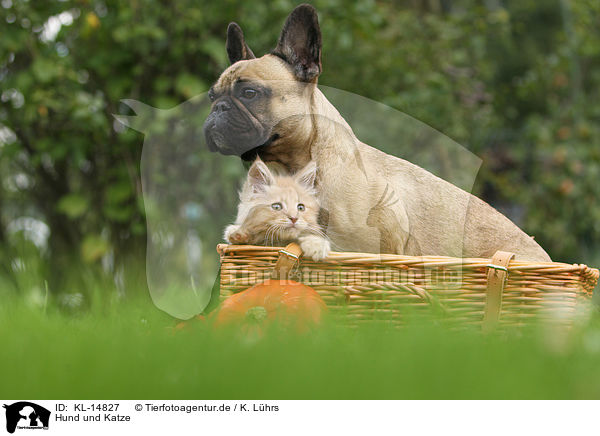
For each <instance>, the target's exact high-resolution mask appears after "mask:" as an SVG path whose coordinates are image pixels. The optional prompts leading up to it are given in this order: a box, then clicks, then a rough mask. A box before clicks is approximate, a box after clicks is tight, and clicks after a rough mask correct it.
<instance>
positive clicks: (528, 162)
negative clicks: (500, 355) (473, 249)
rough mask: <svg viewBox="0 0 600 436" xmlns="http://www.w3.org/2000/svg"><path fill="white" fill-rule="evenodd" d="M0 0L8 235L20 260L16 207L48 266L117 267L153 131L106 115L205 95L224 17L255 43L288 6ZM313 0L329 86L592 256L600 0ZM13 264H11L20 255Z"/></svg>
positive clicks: (585, 257) (221, 62) (507, 208)
mask: <svg viewBox="0 0 600 436" xmlns="http://www.w3.org/2000/svg"><path fill="white" fill-rule="evenodd" d="M0 4H1V6H0V23H2V38H0V85H1V104H2V106H1V109H0V126H1V128H0V178H1V184H0V246H3V247H4V248H5V249H6V250H12V255H11V256H13V257H14V254H15V253H20V251H19V250H21V251H22V250H23V249H24V248H23V247H24V244H25V245H27V244H29V245H31V240H32V238H31V237H28V235H27V232H28V231H29V232H31V231H32V230H31V228H29V229H28V228H27V226H26V225H23V224H22V218H23V217H32V218H35V220H36V221H37V222H39V223H42V224H32V225H37V226H38V227H39V226H40V225H41V226H42V228H43V226H44V224H45V225H46V226H47V229H48V231H49V232H48V234H49V238H48V242H47V245H44V244H38V245H37V249H36V250H34V251H35V252H36V253H37V254H36V256H37V258H38V259H39V265H42V266H45V268H47V269H48V270H49V271H50V272H52V273H53V274H54V275H55V276H56V275H60V271H61V270H62V269H63V268H67V267H69V266H70V265H72V262H84V263H87V264H88V265H90V267H91V268H96V266H98V265H100V264H101V263H102V262H104V267H103V270H104V271H109V272H110V273H111V274H114V273H115V272H116V271H117V269H118V266H119V265H122V264H123V263H124V262H127V259H129V258H132V257H133V258H137V259H143V256H144V248H145V239H146V227H145V217H144V207H143V206H144V205H143V200H142V196H141V184H140V168H139V162H140V156H141V147H142V143H143V138H142V136H141V135H140V134H139V133H136V132H134V131H132V130H124V129H123V128H122V126H119V125H118V123H116V122H115V120H114V118H113V114H117V113H124V114H127V113H129V112H127V111H128V110H129V109H128V108H127V107H125V106H123V105H121V104H120V103H119V102H120V100H121V99H123V98H131V99H136V100H140V101H143V102H145V103H147V104H149V105H153V106H156V107H159V108H163V109H168V108H171V107H174V106H176V105H178V104H180V103H182V102H184V101H186V100H187V99H189V98H191V97H193V96H195V95H197V94H199V93H203V92H205V91H206V90H207V89H208V87H209V86H210V84H211V83H212V82H213V81H214V80H215V79H216V78H217V77H218V75H219V73H220V72H221V71H222V70H223V68H225V67H226V66H227V57H226V52H225V47H224V44H225V29H226V26H227V23H228V22H229V21H236V22H238V23H240V24H241V26H242V28H243V29H244V32H245V34H246V39H247V41H248V42H249V44H250V46H251V47H252V49H253V50H254V52H255V53H257V54H262V53H265V52H267V51H269V50H270V49H272V48H273V46H274V44H275V41H276V39H277V36H278V33H279V30H280V28H281V25H282V23H283V20H284V19H285V17H286V15H287V14H288V13H289V12H290V11H291V9H292V8H293V7H294V6H295V3H294V2H291V1H289V0H277V1H275V2H257V1H243V2H242V1H238V0H235V1H234V0H223V1H219V2H215V1H204V2H203V1H191V0H179V1H176V2H170V1H166V0H163V1H161V0H152V1H144V2H142V1H125V0H121V1H119V0H107V1H103V0H67V1H56V0H52V1H50V0H49V1H43V2H42V1H26V0H2V2H1V3H0ZM314 5H315V6H316V7H317V10H318V11H319V14H320V20H321V28H322V31H323V46H324V48H323V67H324V72H323V75H322V76H321V79H320V80H321V83H322V84H325V85H328V86H331V87H336V88H340V89H344V90H347V91H351V92H353V93H356V94H359V95H363V96H366V97H369V98H371V99H373V100H376V101H380V102H383V103H385V104H388V105H390V106H392V107H394V108H396V109H399V110H401V111H404V112H406V113H407V114H409V115H411V116H413V117H415V118H417V119H420V120H422V121H424V122H425V123H427V124H429V125H431V126H433V127H434V128H436V129H438V130H439V131H441V132H443V133H445V134H446V135H448V136H450V137H451V138H453V139H454V140H456V141H457V142H459V143H460V144H463V145H464V146H465V147H467V148H468V149H469V150H471V151H472V152H474V153H475V154H477V155H479V156H480V157H482V158H483V160H484V163H483V167H482V170H481V172H480V174H479V177H478V180H477V183H476V186H475V194H477V195H479V196H481V197H482V198H484V199H485V200H486V201H488V202H490V203H491V204H492V205H494V206H496V207H497V208H499V209H500V210H501V211H502V212H504V213H506V214H507V215H508V216H509V217H510V218H512V219H513V220H514V221H515V222H516V223H517V224H519V225H520V226H522V227H523V228H524V229H525V230H526V231H527V232H528V233H530V234H533V235H535V236H536V238H537V240H538V241H539V242H540V243H541V244H542V245H543V246H544V247H545V248H546V249H547V251H548V252H549V253H550V254H551V256H552V257H553V258H554V259H557V260H565V261H573V262H588V263H591V264H598V263H600V255H598V254H597V253H598V252H599V248H600V204H599V202H598V195H597V187H596V186H597V181H598V180H599V179H600V147H599V146H598V144H599V143H600V125H599V123H598V119H599V117H600V96H599V95H598V94H599V93H600V91H599V90H600V68H599V63H600V28H599V27H598V26H597V23H598V22H599V19H600V4H599V3H598V2H595V1H592V0H550V1H545V2H537V1H535V0H519V1H517V0H498V1H495V2H478V1H474V0H438V1H429V2H412V1H396V2H390V3H385V2H374V1H371V0H361V1H357V2H355V1H349V0H331V1H327V2H325V1H320V0H319V1H315V2H314ZM372 145H375V146H377V144H372ZM210 165H211V168H212V170H213V171H220V172H221V173H222V174H226V175H227V177H229V178H231V179H232V180H233V179H234V178H235V177H236V176H239V174H240V173H239V169H237V168H233V167H231V164H230V163H228V161H226V160H224V159H214V160H211V162H210ZM206 189H207V190H209V189H218V187H216V188H215V186H214V184H211V183H207V184H206ZM228 189H230V186H228ZM228 198H229V199H230V200H228V201H234V200H235V193H233V194H232V195H231V196H229V197H228ZM215 213H219V211H218V209H217V210H216V211H215ZM20 219H21V221H19V220H20ZM19 223H21V224H19ZM30 227H31V225H30ZM212 231H213V232H214V233H215V234H216V235H217V236H218V235H219V234H220V231H221V229H216V228H215V229H214V230H212ZM37 233H38V234H39V229H38V231H37ZM208 249H212V247H208ZM6 250H5V251H6ZM107 259H109V260H110V262H108V261H107ZM3 265H4V266H3V268H4V269H5V270H7V271H5V272H6V273H7V274H9V273H10V272H11V271H10V270H11V269H13V270H14V268H15V266H14V265H12V266H11V265H10V264H9V263H7V262H3ZM6 265H8V266H6ZM95 265H96V266H95ZM98 270H100V268H99V267H98ZM1 274H2V271H1V270H0V275H1Z"/></svg>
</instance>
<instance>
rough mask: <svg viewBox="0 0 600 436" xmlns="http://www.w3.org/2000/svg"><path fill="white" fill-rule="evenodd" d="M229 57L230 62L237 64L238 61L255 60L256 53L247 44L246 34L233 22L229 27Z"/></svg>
mask: <svg viewBox="0 0 600 436" xmlns="http://www.w3.org/2000/svg"><path fill="white" fill-rule="evenodd" d="M226 46H227V55H228V56H229V62H231V63H232V64H235V63H236V62H237V61H245V60H248V59H254V58H256V56H254V53H252V50H250V47H248V44H246V41H245V40H244V32H242V28H241V27H240V26H238V24H237V23H234V22H231V23H229V26H227V44H226Z"/></svg>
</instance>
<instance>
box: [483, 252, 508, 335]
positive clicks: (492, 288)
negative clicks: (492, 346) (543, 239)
mask: <svg viewBox="0 0 600 436" xmlns="http://www.w3.org/2000/svg"><path fill="white" fill-rule="evenodd" d="M514 257H515V253H510V252H508V251H496V254H494V257H492V262H491V263H490V264H488V265H487V267H488V273H487V292H486V298H485V309H484V312H483V324H482V330H483V331H484V332H485V333H488V332H491V331H492V330H494V329H495V328H496V326H497V325H498V319H499V318H500V309H501V308H502V292H504V285H505V284H506V281H507V279H508V264H509V263H510V261H511V260H512V259H513V258H514Z"/></svg>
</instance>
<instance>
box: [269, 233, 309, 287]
mask: <svg viewBox="0 0 600 436" xmlns="http://www.w3.org/2000/svg"><path fill="white" fill-rule="evenodd" d="M300 256H302V249H301V248H300V245H298V244H297V243H295V242H292V243H291V244H288V245H287V246H286V247H285V248H282V249H281V250H279V258H278V259H277V262H276V263H275V268H273V273H272V274H271V278H272V279H275V280H288V279H289V276H290V272H291V271H292V269H294V267H295V266H296V264H297V263H298V262H300Z"/></svg>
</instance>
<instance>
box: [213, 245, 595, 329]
mask: <svg viewBox="0 0 600 436" xmlns="http://www.w3.org/2000/svg"><path fill="white" fill-rule="evenodd" d="M217 250H218V252H219V254H220V255H221V298H226V297H227V296H229V295H231V294H233V293H236V292H240V291H242V290H244V289H246V288H248V287H250V286H252V285H254V284H256V283H259V282H261V281H263V280H266V279H267V278H269V277H270V274H271V271H272V269H273V266H274V264H275V262H276V260H277V258H278V256H279V252H280V250H281V247H258V246H248V245H237V246H236V245H225V244H221V245H219V246H218V247H217ZM491 263H492V260H491V259H458V258H450V257H437V256H423V257H413V256H403V255H391V254H381V255H378V254H368V253H338V252H332V253H331V254H330V255H329V257H328V258H327V259H326V260H325V261H322V262H313V261H312V260H310V259H304V258H303V259H301V261H300V262H299V265H298V267H297V269H296V270H295V276H293V277H291V278H293V279H294V280H297V281H300V282H302V283H304V284H306V285H309V286H311V287H313V288H314V289H315V290H316V291H317V292H318V293H319V294H320V295H321V297H322V298H323V300H325V302H326V303H327V305H328V306H329V307H330V309H331V312H332V313H333V314H335V315H338V316H340V317H341V318H343V319H344V320H346V321H348V322H349V323H350V324H358V323H360V322H362V321H370V320H391V321H393V322H395V323H403V322H404V320H405V319H406V315H407V313H410V314H411V315H412V314H415V313H417V314H418V313H420V312H423V311H424V312H431V309H432V308H433V309H434V310H436V311H440V312H442V313H444V314H447V315H448V316H449V317H451V318H452V319H453V320H456V321H459V322H464V323H469V324H481V323H482V321H483V319H484V313H485V312H486V311H487V310H489V309H488V306H489V305H490V303H489V301H488V291H489V289H488V274H489V273H490V267H491V266H494V265H490V264H491ZM498 268H499V269H502V270H503V269H504V268H501V267H498ZM506 270H507V273H504V274H507V277H506V280H504V279H503V280H502V281H503V282H504V286H503V288H502V289H500V293H501V295H500V296H501V309H500V308H498V309H499V310H500V311H499V313H498V314H497V315H496V317H497V318H499V320H498V321H499V323H500V325H503V326H507V325H522V324H524V323H525V322H526V321H527V320H530V319H551V320H553V321H556V322H564V323H567V324H568V323H570V322H571V321H572V320H573V319H574V318H575V316H576V314H577V313H578V309H580V308H582V307H585V306H587V305H586V304H585V303H586V302H588V301H589V300H590V299H591V296H592V292H593V289H594V287H595V286H596V283H597V281H598V275H599V273H598V270H597V269H593V268H589V267H588V266H586V265H570V264H564V263H557V262H525V261H515V260H512V261H510V263H509V264H508V267H507V268H506ZM489 315H490V314H489V313H487V314H486V316H489Z"/></svg>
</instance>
